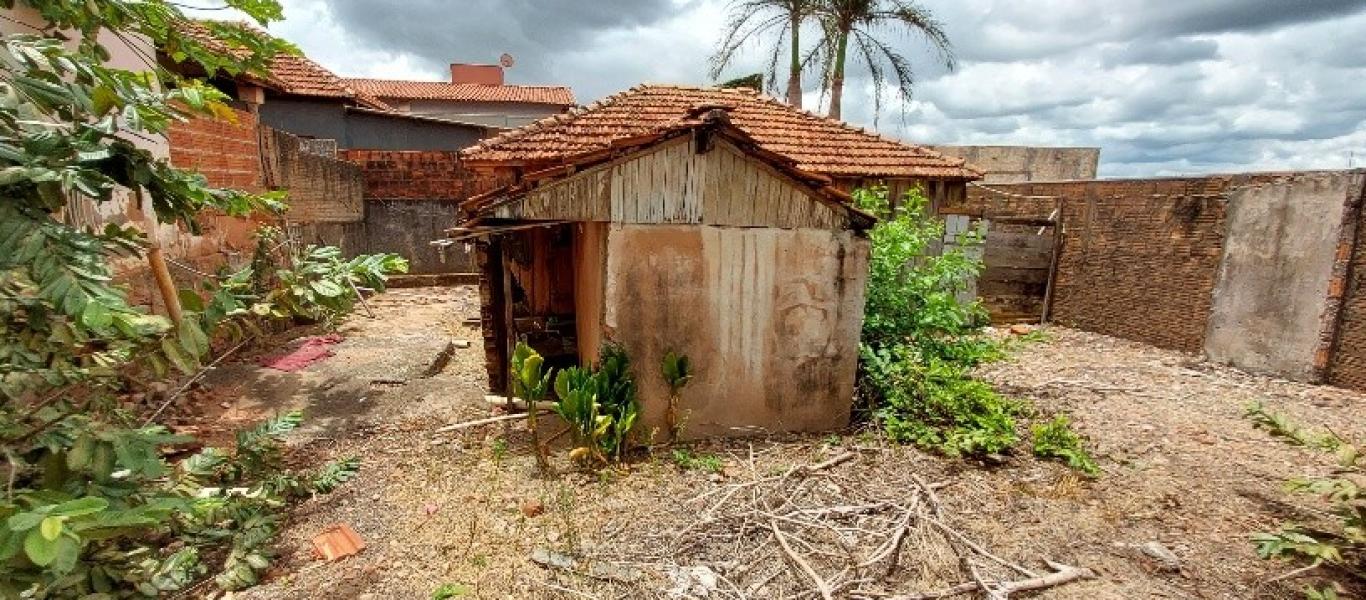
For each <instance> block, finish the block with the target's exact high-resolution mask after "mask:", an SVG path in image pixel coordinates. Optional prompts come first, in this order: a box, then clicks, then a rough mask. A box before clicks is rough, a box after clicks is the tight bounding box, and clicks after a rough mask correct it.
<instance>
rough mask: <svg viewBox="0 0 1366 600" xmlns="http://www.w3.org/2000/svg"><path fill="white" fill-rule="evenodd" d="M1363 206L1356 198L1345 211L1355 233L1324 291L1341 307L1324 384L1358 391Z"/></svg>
mask: <svg viewBox="0 0 1366 600" xmlns="http://www.w3.org/2000/svg"><path fill="white" fill-rule="evenodd" d="M1363 179H1366V175H1363ZM1363 193H1366V191H1364V192H1363ZM1363 203H1366V199H1362V198H1358V199H1357V202H1356V204H1355V206H1352V207H1349V209H1348V215H1349V216H1354V217H1355V218H1356V230H1355V232H1350V231H1349V232H1348V233H1349V235H1345V236H1343V240H1342V242H1341V243H1340V245H1339V248H1338V256H1337V258H1338V259H1339V260H1343V259H1346V261H1345V265H1344V266H1345V268H1343V269H1342V271H1341V272H1340V273H1338V275H1339V277H1338V278H1335V280H1334V281H1333V282H1332V283H1330V284H1329V290H1328V295H1329V299H1330V301H1332V300H1334V299H1335V298H1334V296H1337V298H1338V299H1340V301H1341V303H1342V304H1341V308H1340V310H1341V312H1340V313H1339V317H1338V318H1339V321H1338V327H1337V331H1336V338H1337V340H1336V341H1337V343H1336V347H1335V348H1334V352H1333V353H1332V354H1331V359H1330V362H1329V367H1328V382H1329V383H1331V384H1333V385H1339V386H1342V387H1347V388H1353V389H1358V390H1366V206H1363ZM1351 233H1354V235H1351ZM1330 333H1332V332H1330Z"/></svg>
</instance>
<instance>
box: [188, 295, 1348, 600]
mask: <svg viewBox="0 0 1366 600" xmlns="http://www.w3.org/2000/svg"><path fill="white" fill-rule="evenodd" d="M371 305H372V307H373V308H374V311H375V313H376V317H377V318H375V319H370V318H367V317H365V316H364V313H363V312H360V313H359V314H357V315H353V316H352V317H351V318H350V319H348V320H347V322H346V323H345V324H343V326H342V327H341V328H340V333H342V335H343V336H345V340H344V341H343V342H342V343H340V344H338V345H337V346H336V347H335V348H336V351H337V354H336V356H333V357H331V358H329V359H327V360H324V361H322V362H319V363H317V364H314V365H312V366H310V367H308V368H306V369H304V370H302V371H299V372H296V373H281V372H276V371H272V370H269V369H265V368H262V367H259V366H257V362H256V360H255V357H253V356H243V357H240V359H239V360H238V361H237V362H232V363H230V364H226V365H223V366H221V367H220V368H218V369H217V370H216V371H215V372H214V373H213V374H211V376H209V377H208V378H206V380H205V384H204V386H203V387H202V388H201V389H199V390H198V391H197V392H196V393H195V394H193V395H192V396H191V397H192V398H193V399H194V400H195V402H196V405H195V407H194V410H195V411H197V412H196V414H195V416H186V417H182V418H181V419H180V423H179V426H180V427H181V428H182V429H188V430H192V431H198V432H199V433H201V435H205V436H206V437H209V438H211V439H212V438H214V437H216V436H220V435H227V433H228V432H230V431H232V430H233V429H235V428H237V427H242V426H246V425H248V424H250V423H252V422H255V421H256V420H258V419H260V418H261V417H262V416H263V415H266V414H270V413H272V412H278V411H283V410H288V409H293V408H300V409H303V410H304V411H305V415H306V419H307V421H306V424H305V427H303V428H301V429H300V430H299V431H298V432H297V434H296V435H295V436H294V437H293V438H292V439H291V446H292V447H293V448H295V451H294V457H295V460H296V461H299V462H310V463H316V462H321V461H323V460H327V459H332V458H340V457H344V456H358V457H360V458H361V460H362V469H361V474H360V476H359V478H358V479H356V480H354V481H352V482H350V483H348V484H346V485H344V486H342V487H341V488H340V489H339V490H338V491H336V492H334V493H332V494H329V495H326V496H321V497H318V498H314V499H311V500H308V501H306V502H304V503H302V504H301V505H299V506H298V507H297V508H295V509H294V510H293V512H292V514H291V517H290V522H289V524H288V526H287V528H286V530H285V532H284V534H283V535H282V537H281V539H280V541H279V544H278V552H279V555H280V558H279V559H278V560H277V561H276V564H275V566H274V567H273V570H272V572H271V574H270V578H269V581H268V582H267V583H266V584H264V585H261V586H258V587H257V588H254V589H251V590H248V591H246V592H244V593H239V594H238V595H237V597H238V598H250V599H267V598H271V599H275V598H329V599H341V598H363V599H387V598H430V597H431V595H432V593H433V591H434V590H436V589H437V588H438V587H440V586H442V585H447V584H449V585H452V586H454V588H455V589H458V590H460V591H461V592H462V595H460V596H457V597H469V598H604V599H606V598H649V597H698V596H702V595H703V594H706V595H709V596H711V597H717V598H735V597H752V598H769V597H815V595H814V594H813V593H807V594H792V595H790V596H787V595H786V594H787V593H788V592H792V591H794V590H793V589H792V588H790V587H789V588H784V587H783V586H782V583H781V582H782V581H783V579H775V580H773V581H774V582H773V583H769V584H764V585H761V586H758V587H756V588H754V589H748V588H746V589H740V586H735V587H728V586H726V585H725V584H724V582H728V581H730V579H738V578H739V577H740V576H741V575H743V574H744V573H745V572H746V571H747V570H750V569H752V568H754V567H756V566H761V565H760V563H761V564H762V566H766V567H771V568H777V567H776V566H775V565H780V564H781V561H782V559H781V558H780V555H778V554H777V551H776V550H775V549H773V548H765V549H762V552H761V553H754V554H748V555H745V554H737V553H735V552H733V551H732V549H730V548H728V547H727V546H725V545H722V544H712V543H708V544H694V543H691V542H693V541H695V540H690V539H689V535H691V534H689V533H687V532H688V531H696V526H697V524H698V523H699V522H701V521H703V520H702V519H700V518H699V515H701V514H705V513H706V512H707V511H708V510H710V509H711V508H710V507H711V506H713V505H714V504H715V502H716V499H717V498H718V497H723V496H724V494H725V493H726V492H728V491H732V490H736V489H740V488H743V487H744V485H745V482H746V481H749V480H751V479H757V478H759V477H761V476H762V475H763V474H773V473H781V472H784V471H785V470H789V469H791V468H792V467H794V466H797V465H810V464H815V463H819V462H821V461H823V460H826V459H828V458H830V457H837V456H839V455H841V454H842V453H852V454H854V455H855V457H854V458H853V459H852V460H849V461H847V462H843V463H841V464H839V465H838V466H834V467H832V468H831V469H830V481H832V482H834V483H832V484H828V486H829V487H831V493H833V494H836V495H840V494H845V495H848V496H850V497H853V496H856V495H858V494H855V493H854V491H853V490H852V489H850V488H849V487H848V486H849V485H856V486H867V487H868V488H869V489H875V491H876V493H877V494H881V496H880V497H882V498H885V499H887V500H889V501H891V500H895V499H896V498H897V497H898V496H905V495H909V494H911V493H912V492H913V491H914V490H913V488H914V487H915V485H917V484H916V483H915V482H916V481H928V482H934V487H935V488H936V489H937V494H938V497H939V500H940V502H942V505H943V509H944V520H945V521H948V522H949V524H951V525H952V526H953V527H954V528H956V529H957V530H959V531H961V532H963V533H964V534H966V535H967V536H968V537H970V538H972V539H974V540H976V541H977V542H978V543H980V544H981V545H982V546H984V547H985V548H986V549H989V550H990V551H991V552H992V553H994V554H995V555H997V556H999V557H1002V558H1003V559H1005V560H1007V561H1014V562H1018V563H1021V564H1023V565H1026V566H1028V567H1029V568H1039V569H1042V568H1043V561H1044V560H1045V559H1047V560H1052V561H1057V562H1061V563H1065V564H1068V565H1073V566H1076V567H1083V568H1089V569H1091V570H1093V571H1094V572H1095V573H1096V574H1097V575H1098V576H1097V577H1096V578H1094V579H1090V580H1086V581H1081V582H1076V583H1071V584H1068V585H1064V586H1060V587H1055V588H1052V589H1049V590H1045V591H1043V592H1041V593H1039V594H1038V597H1043V598H1293V597H1299V589H1300V588H1301V587H1302V584H1303V583H1304V581H1303V580H1298V581H1283V582H1275V583H1269V584H1268V583H1263V582H1265V581H1266V580H1268V579H1270V578H1272V577H1275V576H1276V575H1278V574H1280V573H1284V572H1286V571H1288V570H1289V569H1290V568H1291V567H1290V566H1288V565H1284V564H1277V563H1272V562H1265V561H1261V560H1259V559H1258V558H1257V556H1256V555H1255V553H1254V549H1253V546H1252V545H1251V543H1250V542H1249V536H1250V534H1251V533H1253V532H1255V531H1260V530H1267V529H1271V528H1274V527H1275V526H1277V525H1278V524H1279V523H1281V522H1283V521H1285V520H1287V519H1293V518H1304V517H1305V515H1298V514H1296V513H1295V512H1294V510H1293V509H1292V508H1291V507H1290V506H1288V505H1287V504H1285V503H1286V502H1287V501H1290V500H1296V501H1297V502H1300V499H1297V498H1295V499H1292V498H1291V497H1290V496H1289V495H1288V493H1286V492H1284V491H1283V490H1282V487H1281V485H1282V483H1283V482H1284V481H1285V480H1287V479H1289V478H1291V477H1294V476H1300V475H1305V474H1310V473H1319V472H1326V470H1327V469H1328V468H1329V467H1330V466H1331V461H1329V460H1326V459H1324V458H1323V457H1321V456H1319V455H1317V454H1315V453H1313V452H1312V451H1308V450H1305V449H1300V448H1292V447H1289V446H1286V445H1284V444H1281V443H1278V442H1275V441H1272V440H1270V439H1269V438H1268V436H1267V435H1266V434H1265V433H1263V432H1261V431H1258V430H1256V429H1254V428H1253V427H1252V426H1251V425H1250V423H1249V422H1248V421H1247V420H1246V419H1245V418H1243V410H1244V407H1245V406H1246V405H1248V404H1249V403H1251V402H1254V401H1260V402H1264V403H1265V404H1266V405H1267V406H1268V407H1270V408H1271V409H1273V410H1275V411H1278V412H1283V413H1285V414H1287V415H1290V416H1292V417H1293V418H1294V419H1295V420H1297V421H1299V422H1302V423H1304V424H1306V425H1313V426H1322V425H1328V426H1331V427H1332V428H1333V429H1334V431H1336V432H1337V433H1338V434H1339V435H1342V436H1345V437H1349V438H1354V439H1361V438H1363V437H1366V418H1363V417H1362V415H1363V414H1366V413H1363V407H1366V396H1364V395H1361V394H1354V393H1351V392H1346V391H1343V390H1337V389H1334V388H1329V387H1321V386H1312V385H1304V384H1298V383H1293V382H1287V381H1282V380H1277V379H1272V378H1266V377H1259V376H1254V375H1248V374H1245V373H1241V372H1238V371H1235V370H1232V369H1228V368H1224V367H1219V366H1214V365H1210V364H1207V363H1204V362H1201V361H1200V360H1198V359H1197V358H1195V357H1192V356H1188V355H1183V354H1180V353H1175V352H1169V351H1164V350H1158V349H1155V348H1152V347H1149V346H1145V345H1142V344H1138V343H1133V342H1128V341H1124V340H1117V339H1113V338H1108V337H1104V336H1100V335H1095V334H1090V333H1085V332H1080V331H1073V330H1067V329H1062V328H1051V329H1049V330H1048V331H1047V337H1048V338H1049V339H1048V340H1047V341H1044V342H1040V343H1036V344H1032V345H1029V346H1026V347H1024V348H1023V349H1022V350H1020V351H1019V352H1018V353H1017V354H1016V356H1015V357H1014V358H1012V359H1011V360H1008V361H1003V362H1000V363H996V364H992V365H989V366H988V367H987V368H984V369H983V370H982V373H981V375H982V377H984V378H985V379H987V380H988V381H991V382H993V383H994V384H996V385H997V386H998V387H999V388H1000V389H1002V390H1003V391H1005V392H1007V393H1009V394H1010V395H1013V396H1016V397H1019V398H1025V399H1029V400H1031V401H1033V403H1034V404H1035V406H1036V407H1037V408H1038V410H1039V412H1040V413H1042V414H1044V415H1048V414H1052V413H1054V412H1059V411H1063V412H1067V413H1069V414H1070V415H1072V418H1073V421H1074V424H1075V427H1076V429H1077V430H1078V431H1079V432H1081V433H1082V434H1084V435H1086V436H1087V437H1088V438H1089V440H1090V446H1091V448H1092V449H1093V452H1094V454H1095V456H1096V458H1097V460H1098V461H1099V462H1100V464H1101V467H1102V468H1103V470H1104V474H1103V475H1102V476H1101V477H1099V478H1098V479H1095V480H1086V479H1081V478H1078V477H1077V476H1076V475H1074V474H1073V473H1072V472H1071V471H1069V470H1068V469H1066V468H1065V467H1063V466H1061V465H1059V464H1057V463H1052V462H1041V461H1038V460H1036V459H1034V458H1033V457H1031V456H1029V455H1028V453H1027V452H1025V451H1020V452H1017V453H1016V454H1015V455H1012V456H1006V457H1001V459H1000V460H999V461H994V462H993V464H972V463H967V462H964V461H961V460H955V459H948V458H943V457H937V456H933V455H929V454H926V453H924V452H920V451H918V450H915V449H913V448H904V447H896V446H892V445H888V444H885V443H883V442H882V441H881V440H879V439H878V438H877V436H875V435H872V434H869V433H866V432H846V433H842V434H839V435H809V436H773V437H767V438H755V439H745V440H716V441H710V442H705V443H702V444H699V445H696V446H695V447H693V448H691V449H690V452H691V453H692V455H693V456H716V457H718V458H719V459H721V461H722V464H723V467H722V468H721V469H720V471H719V472H715V473H713V472H708V471H707V470H705V469H692V470H684V469H682V468H680V467H679V466H678V465H677V464H675V462H674V461H673V460H671V459H670V453H669V451H667V450H661V451H658V452H655V453H654V455H653V456H641V457H638V458H636V459H634V460H632V461H629V462H628V464H626V465H624V466H623V467H620V468H615V469H610V470H606V471H602V472H600V473H597V474H586V473H580V472H575V471H574V470H573V469H571V468H570V467H569V465H567V464H564V463H562V462H561V463H557V465H556V466H557V471H558V473H559V474H557V475H552V476H548V477H543V476H539V475H537V473H536V472H535V469H534V466H533V460H532V458H531V455H530V454H529V453H528V448H527V444H526V442H525V438H524V436H523V434H522V431H521V429H522V428H521V425H520V422H519V424H518V425H515V426H514V425H502V424H499V425H489V426H484V427H479V428H473V429H466V430H462V431H457V432H452V433H448V434H439V433H437V432H436V430H437V429H438V428H439V427H441V426H442V425H446V424H448V423H456V422H461V421H467V420H471V419H475V418H480V417H485V416H489V415H490V414H492V413H491V412H490V408H489V407H488V405H487V404H486V403H485V400H484V398H483V396H484V380H485V376H484V371H483V364H482V358H483V357H482V349H481V347H480V334H479V331H478V330H477V328H476V327H470V326H467V325H465V324H464V323H465V321H466V320H467V319H470V318H474V317H477V316H478V296H477V290H476V289H475V288H473V287H471V286H462V287H450V288H415V289H400V290H393V291H391V292H388V293H386V294H384V295H382V296H379V297H377V298H375V299H373V300H372V301H371ZM300 335H301V334H300ZM455 340H466V341H469V342H471V343H470V344H469V347H468V348H463V349H457V350H456V351H455V353H454V354H453V356H452V358H451V360H450V363H449V364H448V365H447V366H446V367H445V368H444V369H443V370H442V371H441V372H440V373H437V374H435V375H433V376H431V377H422V375H423V373H424V371H425V370H427V369H428V367H429V366H430V364H431V362H432V360H433V359H434V358H435V357H436V356H437V355H438V354H439V353H440V352H441V351H442V349H444V348H446V346H447V343H448V342H451V341H455ZM699 376H703V377H705V374H699ZM560 454H561V455H562V454H563V453H560ZM840 486H845V487H844V488H841V487H840ZM857 489H859V490H862V488H857ZM860 493H863V492H862V491H860ZM334 523H346V524H349V525H351V526H352V527H353V528H354V529H355V530H356V531H357V532H358V533H359V534H360V536H361V537H362V538H363V539H364V540H365V542H366V544H367V548H366V549H365V550H364V551H363V552H362V553H361V554H359V555H358V556H355V557H352V558H349V559H345V560H342V561H338V562H334V563H324V562H321V561H318V560H315V559H314V558H313V556H312V552H311V546H310V539H311V538H312V537H313V536H314V535H316V534H317V533H318V532H319V531H321V530H323V529H324V528H325V527H327V526H329V525H332V524H334ZM1150 542H1156V543H1158V544H1161V545H1162V546H1163V547H1165V548H1166V549H1168V550H1170V552H1171V553H1172V554H1174V555H1175V557H1176V558H1177V563H1176V564H1174V565H1164V564H1161V563H1160V562H1159V561H1156V560H1155V559H1153V558H1151V557H1149V556H1147V555H1145V554H1144V552H1143V551H1142V549H1141V548H1142V546H1143V545H1145V544H1149V543H1150ZM813 551H819V550H818V549H813ZM533 555H534V556H535V557H536V558H537V559H538V561H533V560H532V557H533ZM899 556H900V559H899V562H898V564H899V565H900V571H899V572H898V574H896V575H895V576H893V577H890V578H888V579H886V580H884V581H881V582H872V583H870V584H869V585H863V586H860V587H861V589H860V590H859V593H862V594H864V595H865V596H867V597H879V596H880V595H883V594H888V593H908V592H912V591H929V590H933V589H939V588H942V587H945V586H947V585H951V584H955V583H960V582H962V581H963V579H962V578H961V576H959V574H957V572H956V569H954V568H953V567H954V566H955V564H956V563H955V559H954V558H953V557H952V555H945V553H944V552H943V550H942V548H939V547H930V546H918V545H917V544H916V543H914V541H912V543H908V544H907V545H906V546H905V547H904V548H903V549H902V550H901V554H900V555H899ZM568 560H573V561H575V562H574V564H573V565H569V564H568V563H566V562H565V561H568ZM544 563H552V564H560V566H559V567H555V566H545V564H544ZM590 566H591V567H592V568H589V567H590ZM603 566H606V567H610V568H609V569H604V568H600V567H603ZM703 566H705V567H706V569H710V570H711V572H712V573H715V574H716V575H717V578H719V579H720V580H722V581H723V583H721V584H716V585H701V586H699V585H693V583H696V582H691V581H690V580H688V577H687V576H686V575H685V576H683V577H682V580H681V581H680V576H679V574H680V573H690V572H693V571H690V569H696V568H697V567H703ZM728 575H729V576H730V579H728V578H727V576H728ZM792 581H797V579H793V580H792ZM1355 592H1356V593H1358V594H1360V593H1361V592H1360V591H1359V590H1358V591H1355ZM959 597H970V596H959Z"/></svg>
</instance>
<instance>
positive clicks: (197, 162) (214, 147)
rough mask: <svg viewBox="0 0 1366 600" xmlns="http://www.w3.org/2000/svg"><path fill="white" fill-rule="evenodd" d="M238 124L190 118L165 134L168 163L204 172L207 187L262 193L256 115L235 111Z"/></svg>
mask: <svg viewBox="0 0 1366 600" xmlns="http://www.w3.org/2000/svg"><path fill="white" fill-rule="evenodd" d="M233 113H234V114H235V115H236V117H237V122H236V123H233V122H230V121H223V120H213V119H191V120H189V121H186V122H183V123H174V124H172V125H171V128H170V131H169V132H168V138H169V140H170V146H171V164H173V165H175V166H177V167H180V168H182V169H190V170H194V171H199V172H200V173H203V174H204V176H205V177H207V178H208V180H209V185H212V186H215V187H225V188H234V189H241V190H248V191H261V190H262V186H263V182H262V180H261V145H260V140H259V138H258V137H257V130H258V129H257V122H256V115H253V114H251V113H249V112H246V111H240V110H234V111H233Z"/></svg>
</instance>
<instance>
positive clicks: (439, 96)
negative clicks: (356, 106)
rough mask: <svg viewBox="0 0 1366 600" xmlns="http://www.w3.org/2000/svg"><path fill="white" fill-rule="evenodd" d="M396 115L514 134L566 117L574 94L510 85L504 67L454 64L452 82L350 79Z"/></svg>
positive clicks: (557, 88) (555, 87) (546, 87)
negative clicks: (538, 122) (525, 127)
mask: <svg viewBox="0 0 1366 600" xmlns="http://www.w3.org/2000/svg"><path fill="white" fill-rule="evenodd" d="M344 81H345V83H346V84H347V85H349V86H351V87H352V88H353V89H355V90H357V91H358V92H360V93H363V94H365V95H367V96H370V97H374V98H378V99H380V100H381V101H383V102H384V103H385V104H388V105H389V106H391V107H393V108H394V109H395V110H398V111H401V112H405V113H409V114H414V115H423V116H427V117H437V118H442V119H450V120H455V121H461V122H465V123H479V124H483V125H489V126H492V127H498V128H503V129H511V128H516V127H521V126H523V125H527V124H529V123H531V122H534V121H536V120H539V119H543V118H545V117H548V116H551V115H555V114H559V113H563V112H565V111H567V110H569V109H570V108H572V107H573V106H574V92H573V91H571V90H570V89H569V88H568V87H565V86H558V85H509V84H507V83H505V82H504V73H503V67H502V66H500V65H470V64H459V63H456V64H452V65H451V79H450V81H403V80H393V79H358V78H351V79H346V80H344Z"/></svg>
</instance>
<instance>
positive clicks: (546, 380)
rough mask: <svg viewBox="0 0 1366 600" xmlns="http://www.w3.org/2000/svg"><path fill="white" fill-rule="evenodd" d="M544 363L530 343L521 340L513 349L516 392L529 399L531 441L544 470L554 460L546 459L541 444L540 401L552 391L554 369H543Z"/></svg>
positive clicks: (513, 390) (547, 468) (528, 418)
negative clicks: (539, 427) (538, 405)
mask: <svg viewBox="0 0 1366 600" xmlns="http://www.w3.org/2000/svg"><path fill="white" fill-rule="evenodd" d="M544 365H545V359H544V358H541V355H540V354H538V353H537V352H536V351H535V350H532V349H531V346H528V345H527V343H526V342H517V346H516V347H515V348H514V349H513V351H512V373H511V375H512V393H513V394H515V395H516V396H517V397H519V398H521V399H523V400H526V403H527V411H526V415H527V418H526V419H527V428H528V429H529V430H530V431H531V443H532V445H533V446H535V451H536V465H537V466H538V467H539V468H540V469H541V470H542V471H547V470H549V468H550V462H549V460H547V458H546V450H545V447H544V446H542V445H541V436H540V433H539V432H538V431H537V421H538V420H539V418H538V415H537V412H538V410H539V409H537V408H536V403H537V402H540V401H541V400H544V399H545V397H546V395H547V394H549V393H550V377H551V374H552V372H553V369H543V367H544Z"/></svg>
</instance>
